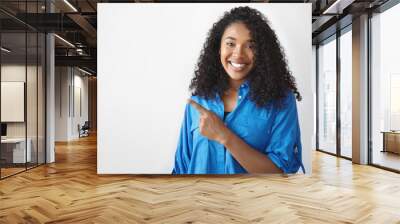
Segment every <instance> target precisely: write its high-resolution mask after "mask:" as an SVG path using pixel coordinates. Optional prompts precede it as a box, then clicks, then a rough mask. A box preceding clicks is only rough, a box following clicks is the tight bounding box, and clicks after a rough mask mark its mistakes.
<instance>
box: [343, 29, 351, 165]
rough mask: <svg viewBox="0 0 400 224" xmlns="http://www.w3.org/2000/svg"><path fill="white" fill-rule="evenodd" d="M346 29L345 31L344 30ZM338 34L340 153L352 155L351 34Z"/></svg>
mask: <svg viewBox="0 0 400 224" xmlns="http://www.w3.org/2000/svg"><path fill="white" fill-rule="evenodd" d="M346 31H347V32H346ZM346 31H344V33H343V34H342V35H341V36H340V154H341V156H344V157H347V158H351V157H352V148H351V147H352V96H353V95H352V77H353V76H352V74H353V72H352V35H351V26H350V27H348V30H346Z"/></svg>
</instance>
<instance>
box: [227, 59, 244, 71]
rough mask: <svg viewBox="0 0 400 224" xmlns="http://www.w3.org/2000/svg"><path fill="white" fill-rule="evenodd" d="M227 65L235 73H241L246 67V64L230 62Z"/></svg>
mask: <svg viewBox="0 0 400 224" xmlns="http://www.w3.org/2000/svg"><path fill="white" fill-rule="evenodd" d="M228 63H229V64H230V65H231V66H232V68H233V69H234V70H235V71H241V70H243V69H244V68H245V67H246V65H247V64H244V63H235V62H232V61H228Z"/></svg>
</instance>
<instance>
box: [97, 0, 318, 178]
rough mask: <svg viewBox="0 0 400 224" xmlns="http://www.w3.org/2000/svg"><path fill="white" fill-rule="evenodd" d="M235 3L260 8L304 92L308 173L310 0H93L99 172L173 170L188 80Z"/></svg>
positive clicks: (311, 136) (311, 104)
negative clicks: (175, 0)
mask: <svg viewBox="0 0 400 224" xmlns="http://www.w3.org/2000/svg"><path fill="white" fill-rule="evenodd" d="M240 5H242V6H243V5H248V6H250V7H252V8H256V9H258V10H259V11H261V12H262V13H264V15H266V16H267V18H268V19H269V21H270V24H271V26H272V28H273V29H274V30H275V32H276V33H277V36H278V38H279V39H280V42H281V44H282V46H283V48H284V49H285V53H286V57H287V59H288V63H289V67H290V69H291V71H292V73H293V75H294V76H295V77H296V80H297V84H298V87H299V90H300V92H301V94H302V96H303V100H302V101H301V102H299V103H298V111H299V120H300V126H301V131H302V143H303V163H304V165H305V168H306V172H307V173H309V174H310V173H311V151H312V148H314V141H313V139H314V119H313V118H314V95H313V93H314V85H313V84H312V80H313V79H312V72H311V4H265V3H253V4H149V3H145V4H112V3H104V4H98V39H97V40H98V79H97V80H98V132H97V135H98V154H97V158H98V166H97V169H98V173H99V174H161V173H170V172H171V171H172V168H173V162H174V154H175V150H176V144H177V141H178V133H179V129H180V126H181V123H182V119H183V112H184V108H185V104H186V99H187V98H188V97H189V95H190V94H189V92H188V86H189V84H190V80H191V78H192V77H193V72H194V69H195V64H196V62H197V59H198V57H199V54H200V51H201V48H202V45H203V43H204V42H205V39H206V35H207V32H208V31H209V29H210V28H211V27H212V24H213V23H215V22H216V21H217V20H218V19H219V18H220V17H221V16H222V15H223V13H224V12H225V11H227V10H230V9H231V8H234V7H236V6H240Z"/></svg>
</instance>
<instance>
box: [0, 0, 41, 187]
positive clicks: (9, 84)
mask: <svg viewBox="0 0 400 224" xmlns="http://www.w3.org/2000/svg"><path fill="white" fill-rule="evenodd" d="M44 5H45V1H7V2H4V1H1V3H0V7H3V6H4V7H7V8H9V9H14V10H15V14H16V15H17V16H21V15H23V14H24V13H26V12H28V13H43V12H45V8H44ZM33 18H35V17H33ZM28 23H29V21H28ZM45 45H46V39H45V34H44V33H41V32H40V31H39V30H36V29H35V28H34V27H32V26H30V25H28V24H26V23H24V22H21V21H19V20H17V19H15V18H14V17H13V15H12V13H11V14H5V13H3V12H0V46H1V50H0V51H1V54H0V55H1V56H0V68H1V69H0V72H1V73H0V81H1V85H0V90H1V91H0V93H1V97H0V102H1V105H0V112H1V113H0V121H1V144H0V178H1V179H3V178H5V177H8V176H11V175H13V174H16V173H19V172H22V171H25V170H27V169H29V168H33V167H36V166H37V165H39V164H43V163H45V93H46V91H45V87H46V85H45V80H46V79H45V64H46V63H45V60H46V52H45Z"/></svg>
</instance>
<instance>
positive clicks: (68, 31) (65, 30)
mask: <svg viewBox="0 0 400 224" xmlns="http://www.w3.org/2000/svg"><path fill="white" fill-rule="evenodd" d="M386 1H387V0H338V3H339V4H337V3H335V0H286V1H285V0H267V1H260V0H254V1H201V2H246V3H248V2H270V3H312V13H313V15H312V21H311V22H312V26H313V27H312V30H313V42H314V43H316V42H318V41H320V40H321V39H323V38H326V36H329V35H331V33H332V32H335V29H336V27H335V24H337V23H336V22H337V21H338V20H340V19H343V18H345V17H346V16H347V17H348V18H349V19H348V21H349V22H350V23H351V16H355V15H357V14H359V13H362V12H365V10H368V9H373V8H375V7H378V6H379V5H381V4H383V3H385V2H386ZM106 2H109V3H111V2H112V3H127V2H128V3H129V2H131V3H138V2H140V3H143V2H157V3H167V2H184V1H162V0H160V1H156V0H155V1H146V0H145V1H140V0H136V1H135V0H122V1H117V0H47V7H46V0H1V2H0V24H1V30H2V32H3V33H5V34H3V35H2V36H3V37H2V38H6V39H7V38H8V39H7V40H4V41H7V43H9V46H8V47H10V46H11V47H12V48H14V49H16V52H18V49H20V51H22V50H25V48H21V47H18V46H25V45H24V44H25V39H24V38H22V37H23V33H24V32H25V30H26V29H28V30H29V31H39V32H55V33H56V34H57V35H58V36H59V37H60V38H59V37H57V38H55V45H56V51H55V52H56V65H69V66H80V67H82V68H85V69H88V70H90V71H92V72H93V73H95V72H96V64H97V62H96V57H97V50H96V49H97V43H96V40H97V32H96V30H97V3H106ZM186 2H194V1H186ZM196 2H198V1H196ZM50 12H51V13H50ZM343 21H345V20H343ZM341 25H342V26H345V25H346V22H344V23H342V24H341ZM21 32H22V33H21ZM63 39H64V40H66V41H67V42H69V43H67V42H66V41H64V40H63ZM4 41H3V42H2V43H5V42H4ZM3 46H4V44H3ZM33 48H36V46H35V44H34V43H30V44H28V49H27V51H28V52H31V51H33ZM21 53H23V52H21Z"/></svg>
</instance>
